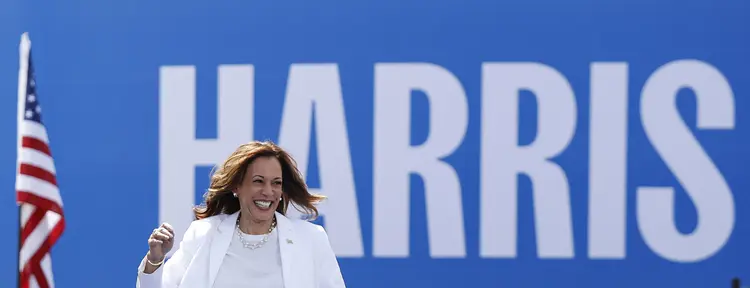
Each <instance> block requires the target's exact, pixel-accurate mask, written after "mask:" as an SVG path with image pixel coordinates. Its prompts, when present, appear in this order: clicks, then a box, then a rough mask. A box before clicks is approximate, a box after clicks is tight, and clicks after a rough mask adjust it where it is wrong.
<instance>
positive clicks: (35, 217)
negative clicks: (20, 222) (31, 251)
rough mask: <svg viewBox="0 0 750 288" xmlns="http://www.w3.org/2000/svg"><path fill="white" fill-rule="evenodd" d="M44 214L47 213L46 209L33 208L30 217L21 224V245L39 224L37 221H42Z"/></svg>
mask: <svg viewBox="0 0 750 288" xmlns="http://www.w3.org/2000/svg"><path fill="white" fill-rule="evenodd" d="M45 214H47V211H45V210H42V209H36V210H34V213H31V217H30V218H29V220H28V221H27V222H26V224H25V225H24V226H23V228H21V245H23V243H25V242H26V238H28V237H29V235H31V232H33V231H34V230H35V229H36V227H37V226H38V225H39V222H42V219H43V218H44V215H45Z"/></svg>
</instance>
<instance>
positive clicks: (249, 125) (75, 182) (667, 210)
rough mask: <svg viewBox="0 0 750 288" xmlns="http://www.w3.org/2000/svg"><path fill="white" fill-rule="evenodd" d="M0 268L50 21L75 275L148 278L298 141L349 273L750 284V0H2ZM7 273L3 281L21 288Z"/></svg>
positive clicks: (468, 282)
mask: <svg viewBox="0 0 750 288" xmlns="http://www.w3.org/2000/svg"><path fill="white" fill-rule="evenodd" d="M0 11H1V12H0V16H2V17H0V63H1V64H2V65H1V66H0V89H2V93H0V94H2V95H4V96H3V97H0V101H1V102H0V103H1V104H0V109H2V110H1V111H0V135H3V139H6V141H0V188H2V189H0V190H2V191H5V192H6V193H0V195H5V196H3V197H0V208H2V209H0V211H1V212H0V213H2V216H3V217H2V219H4V220H3V221H2V229H3V231H5V232H6V235H7V236H6V237H4V238H2V240H0V244H2V247H5V248H4V249H0V256H2V257H0V259H1V260H0V278H2V279H6V280H5V281H6V282H7V283H11V282H12V281H11V280H12V279H15V277H16V274H15V271H16V270H17V263H18V259H17V251H18V249H17V245H18V239H17V238H18V237H17V234H18V223H19V219H18V214H17V206H16V203H15V193H13V191H14V190H15V189H14V179H15V178H14V175H15V174H14V173H15V169H16V167H15V160H16V147H15V145H16V142H15V140H14V139H15V136H16V117H17V116H16V109H17V107H16V101H17V99H16V94H17V83H18V41H19V39H20V36H21V33H23V32H26V31H28V32H29V35H30V38H31V41H32V43H33V44H32V47H33V50H32V53H33V56H34V61H35V63H34V65H35V70H36V81H37V93H38V99H39V101H40V103H41V107H43V109H45V110H44V121H45V124H46V127H47V129H48V135H49V139H50V148H51V152H52V155H53V156H54V159H55V165H56V171H57V179H58V184H59V187H60V193H61V196H62V201H63V210H64V212H65V219H66V229H65V232H64V234H63V236H62V237H61V238H60V241H59V242H58V243H57V244H56V245H55V246H54V247H53V249H52V265H53V270H54V279H55V286H56V287H133V286H134V285H135V277H136V268H137V265H138V264H139V261H140V260H141V259H142V257H143V255H144V254H145V253H146V251H147V249H148V248H147V242H146V240H147V238H148V235H149V233H150V232H151V230H152V229H153V228H155V227H156V226H157V225H158V224H159V223H160V222H163V221H167V222H169V223H171V224H173V226H175V228H176V229H177V230H178V236H179V234H180V233H181V232H183V231H184V229H186V228H187V225H189V223H190V220H191V211H190V206H191V205H194V204H196V203H197V202H198V201H200V199H201V196H202V194H203V192H204V191H205V189H206V187H207V185H208V180H209V174H210V172H211V168H212V166H213V165H215V164H217V163H218V162H220V161H222V160H223V159H224V158H225V157H227V156H228V155H229V153H231V152H232V151H233V150H234V149H235V148H236V147H237V146H238V145H239V144H241V143H244V142H247V141H250V140H254V139H257V140H266V139H270V140H273V141H276V142H277V143H279V144H280V145H281V146H282V147H284V148H286V149H288V150H289V151H290V152H291V153H292V154H293V156H294V157H295V159H296V160H297V162H298V164H299V165H300V169H301V170H302V171H303V173H304V174H305V176H306V177H307V181H308V184H309V186H310V187H311V188H313V190H314V191H315V192H319V193H322V194H325V195H327V196H329V198H330V199H329V200H328V201H327V202H325V203H324V204H322V206H321V211H322V212H323V217H322V219H320V222H319V223H321V224H323V225H324V226H325V228H326V230H327V231H328V234H329V237H330V241H331V244H332V246H333V249H334V251H335V252H336V254H337V255H338V257H339V261H340V262H339V263H340V265H341V269H342V273H343V275H344V278H345V280H346V282H347V284H348V285H347V286H348V287H479V286H481V287H525V288H526V287H528V288H534V287H577V288H588V287H592V288H593V287H711V288H716V287H730V282H731V280H732V279H733V278H735V277H740V278H742V279H747V280H745V281H746V282H750V272H749V271H750V270H749V269H750V268H748V267H750V265H749V264H748V259H750V248H749V247H750V246H748V243H750V221H748V219H750V212H748V210H745V209H743V207H746V206H748V205H750V194H748V193H747V191H748V189H750V177H748V175H749V174H748V172H747V170H748V169H746V164H747V163H748V162H749V161H750V154H749V153H748V152H747V151H748V150H747V147H748V144H750V136H749V135H750V128H748V127H750V126H748V118H747V115H748V113H750V110H748V109H750V102H747V101H746V100H748V97H747V95H748V93H750V73H748V71H747V67H748V65H750V56H748V55H750V54H749V53H748V51H750V40H748V39H750V38H748V36H749V35H750V18H749V17H747V15H748V13H749V12H750V5H748V2H747V1H740V0H722V1H708V0H694V1H657V2H653V1H623V0H618V1H607V2H604V1H584V0H575V1H523V2H508V1H463V2H460V3H459V2H455V1H412V0H386V1H351V2H344V1H323V2H320V1H318V2H309V1H287V2H284V3H277V2H273V3H272V2H258V1H249V2H247V1H246V2H242V3H239V2H231V3H230V2H226V3H214V2H211V3H209V2H204V1H171V0H165V1H143V0H133V1H117V2H112V1H109V2H101V1H92V0H79V1H65V3H45V5H42V3H39V2H38V1H26V2H21V1H16V0H12V1H5V2H3V3H0ZM10 285H11V284H8V285H3V286H10Z"/></svg>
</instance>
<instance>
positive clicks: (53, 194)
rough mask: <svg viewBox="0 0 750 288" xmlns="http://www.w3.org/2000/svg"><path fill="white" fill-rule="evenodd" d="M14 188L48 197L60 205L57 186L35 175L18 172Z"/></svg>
mask: <svg viewBox="0 0 750 288" xmlns="http://www.w3.org/2000/svg"><path fill="white" fill-rule="evenodd" d="M16 181H17V182H16V190H17V191H26V192H29V193H32V194H36V195H38V196H39V197H42V198H45V199H48V200H50V201H53V202H55V203H57V204H58V205H59V206H62V205H61V203H62V200H61V199H60V191H59V190H58V188H57V186H55V185H52V184H50V183H49V182H47V181H44V180H41V179H39V178H36V177H31V176H28V175H23V174H20V175H18V178H17V179H16Z"/></svg>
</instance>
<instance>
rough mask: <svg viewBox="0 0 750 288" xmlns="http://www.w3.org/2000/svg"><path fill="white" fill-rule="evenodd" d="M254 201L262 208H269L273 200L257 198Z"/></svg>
mask: <svg viewBox="0 0 750 288" xmlns="http://www.w3.org/2000/svg"><path fill="white" fill-rule="evenodd" d="M253 203H255V206H258V208H261V209H268V207H271V201H266V200H255V201H253Z"/></svg>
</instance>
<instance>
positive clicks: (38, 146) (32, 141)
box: [21, 137, 52, 157]
mask: <svg viewBox="0 0 750 288" xmlns="http://www.w3.org/2000/svg"><path fill="white" fill-rule="evenodd" d="M21 141H22V142H21V147H24V148H31V149H34V150H37V151H39V152H42V153H44V154H47V156H50V157H51V156H52V153H51V152H50V150H49V146H47V143H44V142H42V141H41V140H39V139H37V138H33V137H23V140H21Z"/></svg>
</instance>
